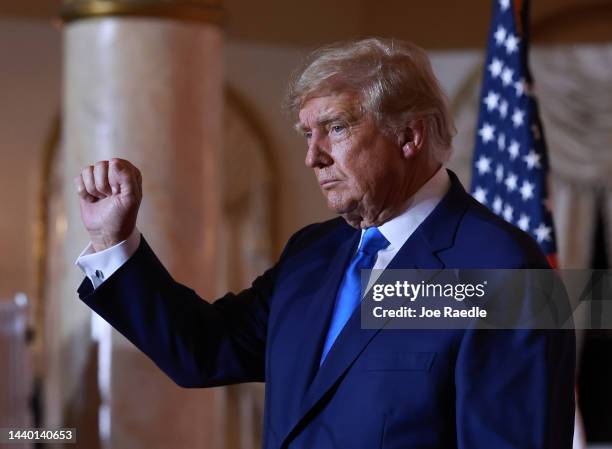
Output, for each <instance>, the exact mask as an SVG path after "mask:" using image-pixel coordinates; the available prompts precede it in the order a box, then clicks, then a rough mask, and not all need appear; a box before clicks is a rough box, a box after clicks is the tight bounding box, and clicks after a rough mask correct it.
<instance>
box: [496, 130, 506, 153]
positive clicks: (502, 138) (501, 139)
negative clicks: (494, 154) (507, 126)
mask: <svg viewBox="0 0 612 449" xmlns="http://www.w3.org/2000/svg"><path fill="white" fill-rule="evenodd" d="M497 148H499V151H504V150H505V149H506V135H505V134H504V133H499V136H497Z"/></svg>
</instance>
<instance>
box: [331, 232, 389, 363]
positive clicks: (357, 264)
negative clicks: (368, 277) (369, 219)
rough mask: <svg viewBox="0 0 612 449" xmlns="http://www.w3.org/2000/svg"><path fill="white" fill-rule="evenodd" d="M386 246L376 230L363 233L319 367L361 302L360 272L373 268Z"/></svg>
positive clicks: (385, 240) (343, 283)
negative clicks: (377, 257)
mask: <svg viewBox="0 0 612 449" xmlns="http://www.w3.org/2000/svg"><path fill="white" fill-rule="evenodd" d="M387 246H389V242H388V241H387V239H386V238H385V236H384V235H382V234H381V233H380V231H379V230H378V228H374V227H372V228H368V229H367V230H366V231H365V232H364V233H363V237H362V239H361V243H360V245H359V249H358V250H357V254H355V257H353V260H352V261H351V263H350V265H349V266H348V268H347V270H346V273H344V278H343V279H342V283H341V284H340V288H339V290H338V296H337V297H336V305H335V307H334V314H333V316H332V320H331V324H330V325H329V330H328V331H327V338H326V339H325V344H324V345H323V353H322V354H321V361H320V365H322V364H323V361H324V360H325V357H326V356H327V353H328V352H329V350H330V349H331V347H332V346H333V344H334V341H336V338H337V337H338V335H339V334H340V331H342V328H343V327H344V325H345V324H346V322H347V321H348V319H349V318H350V316H351V315H352V314H353V311H354V310H355V308H356V307H357V305H358V304H359V302H360V301H361V270H365V269H371V268H372V267H374V263H375V262H376V255H377V253H378V251H380V250H381V249H384V248H386V247H387Z"/></svg>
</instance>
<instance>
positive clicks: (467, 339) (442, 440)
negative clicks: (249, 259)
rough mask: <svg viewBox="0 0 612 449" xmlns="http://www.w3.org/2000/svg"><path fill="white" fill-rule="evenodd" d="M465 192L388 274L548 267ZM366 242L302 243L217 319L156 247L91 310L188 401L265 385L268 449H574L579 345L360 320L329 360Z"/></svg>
mask: <svg viewBox="0 0 612 449" xmlns="http://www.w3.org/2000/svg"><path fill="white" fill-rule="evenodd" d="M449 174H450V176H451V187H450V190H449V192H448V193H447V194H446V195H445V196H444V198H443V199H442V200H441V202H440V203H439V204H438V206H437V207H436V208H435V209H434V211H433V212H432V213H431V214H430V215H429V216H428V217H427V219H426V220H425V221H424V222H423V223H422V224H421V226H419V228H418V229H417V230H416V231H415V232H414V233H413V234H412V235H411V236H410V238H409V239H408V240H407V241H406V243H405V245H404V246H403V247H402V248H401V249H400V251H399V252H398V254H397V256H396V257H395V258H394V259H393V260H392V261H391V263H390V265H389V267H388V268H427V269H431V268H433V269H436V268H545V267H548V264H547V262H546V259H545V258H544V256H543V255H542V253H541V252H540V250H539V248H538V246H537V244H536V243H535V242H534V241H533V240H532V239H531V238H530V237H529V236H528V235H527V234H525V233H523V232H522V231H520V230H519V229H517V228H515V227H513V226H511V225H509V224H507V223H506V222H504V221H503V220H501V219H500V218H498V217H497V216H495V215H494V214H492V213H491V212H490V211H489V210H488V209H486V208H485V207H483V206H482V205H480V204H479V203H478V202H477V201H475V200H473V199H472V197H471V196H469V195H468V194H467V193H466V192H465V191H464V189H463V187H462V186H461V184H460V182H459V180H458V179H457V177H456V176H455V175H454V174H453V173H452V172H449ZM359 238H360V231H358V230H356V229H353V228H352V227H350V226H348V225H347V224H346V223H345V222H344V220H343V219H341V218H337V219H334V220H330V221H327V222H324V223H318V224H313V225H310V226H307V227H305V228H303V229H302V230H300V231H299V232H297V233H296V234H294V235H293V236H292V237H291V239H290V240H289V242H288V243H287V245H286V247H285V249H284V251H283V253H282V255H281V257H280V259H279V261H278V262H277V263H276V265H275V266H274V267H272V268H271V269H269V270H268V271H267V272H265V273H264V274H263V275H262V276H260V277H259V278H257V279H256V280H255V281H254V282H253V284H252V286H251V287H250V288H248V289H246V290H244V291H242V292H240V293H238V294H231V293H230V294H227V295H225V296H224V297H222V298H221V299H218V300H217V301H215V302H214V303H212V304H210V303H208V302H206V301H204V300H202V299H201V298H200V297H199V296H198V295H197V294H196V293H195V292H194V291H193V290H191V289H189V288H188V287H186V286H184V285H181V284H179V283H177V282H175V281H174V280H173V279H172V277H171V276H170V274H169V273H168V272H167V271H166V270H165V269H164V267H163V266H162V264H161V263H160V262H159V260H158V259H157V258H156V256H155V255H154V253H153V252H152V250H151V248H150V247H149V246H148V244H147V242H146V241H145V240H144V238H143V239H141V244H140V247H139V248H138V250H137V251H136V253H135V254H134V255H133V256H132V257H131V258H130V259H129V261H128V262H126V263H125V265H123V266H122V267H121V268H120V269H119V270H118V271H117V272H115V273H114V274H113V275H112V276H111V277H110V278H109V279H108V280H106V281H105V282H104V283H103V284H102V285H101V286H100V287H98V289H96V290H95V291H94V290H93V289H92V285H91V283H90V281H89V280H88V279H85V280H84V282H83V283H82V285H81V286H80V288H79V295H80V297H81V299H82V300H83V301H84V302H85V303H86V304H87V305H88V306H89V307H91V308H92V309H93V310H94V311H95V312H97V313H98V314H99V315H101V316H102V317H103V318H104V319H106V321H108V322H109V323H110V324H112V325H113V326H114V327H115V328H116V329H117V330H118V331H119V332H121V333H122V334H123V335H124V336H126V337H127V338H128V339H129V340H131V341H132V342H133V343H134V344H135V345H136V346H137V347H138V348H140V349H141V350H142V351H143V352H144V353H145V354H147V355H148V356H149V357H150V358H151V359H152V360H153V361H154V362H155V363H156V364H157V365H158V366H159V367H160V368H161V369H162V370H163V371H164V372H165V373H166V374H167V375H168V376H169V377H170V378H171V379H173V380H174V381H175V382H176V383H177V384H178V385H180V386H183V387H211V386H217V385H225V384H231V383H237V382H254V381H257V382H266V398H265V418H264V431H263V433H264V442H263V447H264V448H265V449H278V448H287V449H288V448H291V449H307V448H308V449H312V448H316V449H328V448H329V449H331V448H334V449H375V448H386V449H392V448H393V449H400V448H402V449H403V448H405V449H412V448H414V449H417V448H418V449H433V448H436V449H438V448H439V449H441V448H444V449H449V448H463V449H480V448H482V449H506V448H508V449H510V448H513V449H517V448H521V449H527V448H530V449H531V448H534V449H535V448H538V449H543V448H549V449H552V448H555V449H557V448H558V449H561V448H567V449H569V448H571V445H572V433H573V422H574V393H573V388H574V357H575V355H574V352H575V348H574V333H573V332H572V331H569V332H568V331H543V330H507V331H485V330H476V329H471V330H385V329H383V330H367V329H361V326H360V313H359V310H356V311H355V313H354V314H353V315H352V317H351V318H350V319H349V321H348V322H347V324H346V326H345V328H344V329H343V330H342V332H341V333H340V335H339V336H338V338H337V340H336V342H335V344H334V346H333V347H332V349H331V351H330V352H329V354H328V356H327V358H326V360H325V362H324V364H323V365H322V366H321V367H320V368H319V360H320V356H321V350H322V346H323V340H324V338H325V335H326V332H327V329H328V326H329V322H330V318H331V314H332V310H333V306H334V301H335V297H336V292H337V289H338V286H339V284H340V281H341V279H342V276H343V274H344V271H345V269H346V267H347V265H348V263H349V261H350V259H351V257H352V256H353V254H354V252H355V250H356V247H357V245H358V242H359Z"/></svg>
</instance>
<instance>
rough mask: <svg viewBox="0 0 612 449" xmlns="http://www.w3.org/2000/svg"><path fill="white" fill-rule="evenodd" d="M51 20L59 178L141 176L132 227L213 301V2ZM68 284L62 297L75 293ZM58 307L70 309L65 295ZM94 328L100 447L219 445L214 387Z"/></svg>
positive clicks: (75, 214) (72, 230) (160, 3)
mask: <svg viewBox="0 0 612 449" xmlns="http://www.w3.org/2000/svg"><path fill="white" fill-rule="evenodd" d="M213 3H214V4H213ZM62 17H63V19H64V22H65V43H64V58H65V64H64V111H63V112H64V116H63V119H64V120H63V145H64V156H63V158H64V169H63V170H64V175H65V179H66V182H67V183H70V182H71V181H72V178H73V177H74V176H75V175H76V174H78V173H79V170H80V169H81V168H82V167H83V166H86V165H88V164H92V163H94V162H95V161H96V160H100V159H109V158H111V157H121V158H125V159H128V160H130V161H131V162H133V163H134V164H135V165H136V166H138V167H139V168H140V170H141V171H142V174H143V192H144V199H143V203H142V206H141V211H140V214H139V219H138V225H137V226H138V227H139V229H140V230H141V231H142V233H143V235H144V236H145V237H146V239H147V240H148V241H149V243H150V244H151V245H152V247H153V248H154V250H155V252H156V254H157V255H158V257H159V258H160V259H161V261H162V262H163V263H164V264H165V266H166V268H167V269H168V270H169V271H170V272H171V273H172V275H173V276H174V277H175V279H177V280H178V281H180V282H183V283H185V284H187V285H189V286H190V287H191V288H193V289H195V290H196V291H197V292H198V293H199V294H200V295H201V296H203V297H205V298H207V299H209V300H212V299H214V298H215V295H216V293H217V291H216V286H215V262H216V252H217V249H216V241H217V228H218V227H217V221H218V218H219V182H218V178H219V177H218V165H219V163H218V160H219V149H220V145H221V120H222V82H223V80H222V68H221V64H222V32H221V29H220V27H219V20H220V19H221V10H220V6H219V4H217V2H211V1H209V2H205V1H198V0H170V1H169V0H121V1H114V0H110V1H109V0H104V1H99V0H82V1H81V0H76V1H68V2H67V3H65V4H64V7H63V8H62ZM65 195H66V204H67V212H66V213H67V229H68V232H67V234H68V235H69V236H72V238H68V239H67V247H68V249H67V251H66V253H67V256H66V261H65V263H66V264H72V262H73V259H74V257H75V256H76V255H78V253H79V251H80V249H81V247H82V246H83V245H84V244H85V243H86V242H87V238H86V236H85V235H84V232H83V230H82V225H81V223H80V217H79V207H78V201H77V198H76V196H75V195H74V192H72V189H70V188H68V189H66V194H65ZM78 276H80V275H78ZM78 276H77V277H78ZM73 277H74V276H73ZM72 282H73V281H72V280H71V281H70V285H69V286H68V287H69V288H68V287H67V288H66V291H73V292H74V289H75V288H76V285H74V284H73V283H72ZM66 301H67V302H70V303H77V302H78V299H76V294H74V293H73V294H72V295H71V296H69V297H67V298H66ZM75 307H76V306H75ZM79 307H80V306H79ZM104 326H106V324H104V325H102V327H100V326H99V324H96V325H95V326H94V327H95V329H96V331H95V335H97V338H98V340H99V341H100V344H99V348H100V351H101V352H100V353H99V357H98V364H99V371H98V378H99V385H100V389H101V391H100V393H101V397H102V403H103V405H102V408H101V413H100V424H101V426H100V433H101V438H102V440H103V447H112V448H117V449H121V448H139V447H142V448H145V447H146V448H148V449H156V448H159V449H162V448H163V449H166V448H168V447H172V448H177V449H181V448H185V449H195V448H207V449H208V448H221V447H223V445H224V442H223V440H224V437H223V436H224V433H225V432H224V430H225V422H224V418H223V416H224V394H223V391H222V390H220V389H210V390H185V389H181V388H179V387H177V386H176V385H174V384H173V383H172V382H171V381H170V380H169V379H168V378H167V377H166V376H165V375H164V374H163V373H162V372H161V371H160V370H159V369H158V368H157V367H156V366H155V365H154V364H153V363H152V362H150V361H149V360H148V359H147V358H146V357H145V356H144V355H142V354H141V353H140V352H139V351H138V350H137V349H136V348H135V347H133V346H132V345H131V343H129V342H128V341H127V340H125V339H124V338H123V337H122V336H121V335H120V334H118V333H117V332H115V331H112V333H111V331H110V330H108V328H105V327H104Z"/></svg>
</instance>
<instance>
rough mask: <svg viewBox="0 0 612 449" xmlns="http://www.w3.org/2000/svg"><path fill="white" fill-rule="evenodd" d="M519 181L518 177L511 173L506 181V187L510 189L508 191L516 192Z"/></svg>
mask: <svg viewBox="0 0 612 449" xmlns="http://www.w3.org/2000/svg"><path fill="white" fill-rule="evenodd" d="M517 182H518V177H517V176H516V175H515V174H514V173H510V174H509V175H508V177H507V178H506V180H505V181H504V184H506V188H507V189H508V192H514V191H515V190H516V187H517Z"/></svg>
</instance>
